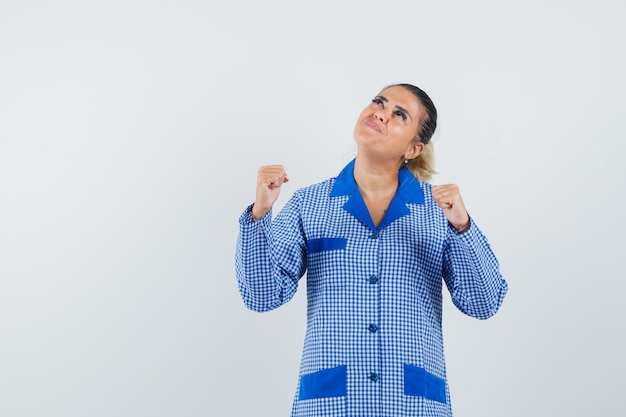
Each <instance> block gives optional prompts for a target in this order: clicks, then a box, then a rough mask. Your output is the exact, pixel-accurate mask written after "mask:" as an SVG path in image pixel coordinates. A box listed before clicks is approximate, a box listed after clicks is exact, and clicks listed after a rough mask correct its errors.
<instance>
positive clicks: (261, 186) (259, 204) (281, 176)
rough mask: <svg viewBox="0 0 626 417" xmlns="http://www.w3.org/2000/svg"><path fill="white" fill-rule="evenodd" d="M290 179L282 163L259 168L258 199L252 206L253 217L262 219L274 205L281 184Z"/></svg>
mask: <svg viewBox="0 0 626 417" xmlns="http://www.w3.org/2000/svg"><path fill="white" fill-rule="evenodd" d="M288 181H289V178H287V172H285V167H284V166H282V165H266V166H262V167H261V168H259V171H258V173H257V181H256V200H255V201H254V206H253V207H252V217H254V219H260V218H261V217H263V216H265V214H267V212H268V211H270V209H271V208H272V206H273V205H274V202H275V201H276V200H277V199H278V195H279V194H280V186H281V185H283V183H286V182H288Z"/></svg>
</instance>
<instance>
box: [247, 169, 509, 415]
mask: <svg viewBox="0 0 626 417" xmlns="http://www.w3.org/2000/svg"><path fill="white" fill-rule="evenodd" d="M353 170H354V160H353V161H352V162H350V163H349V164H348V165H347V166H346V167H345V168H344V169H343V171H342V172H341V173H340V174H339V175H338V176H337V177H335V178H331V179H329V180H326V181H324V182H321V183H319V184H315V185H311V186H309V187H305V188H303V189H300V190H297V191H296V192H295V193H294V194H293V196H292V197H291V198H290V199H289V201H288V202H287V203H286V204H285V206H284V207H283V209H282V210H281V211H280V213H278V214H277V215H276V217H275V218H273V219H272V213H271V212H270V213H268V214H267V215H266V216H264V218H263V219H260V220H259V221H256V222H253V220H252V214H251V207H248V208H247V209H246V210H245V211H244V213H243V214H242V215H241V217H240V219H239V226H240V232H239V236H238V239H237V248H236V256H235V265H236V274H237V280H238V288H239V291H240V294H241V296H242V299H243V302H244V304H245V305H246V306H247V307H248V308H250V309H252V310H254V311H259V312H262V311H268V310H271V309H274V308H277V307H279V306H280V305H282V304H284V303H286V302H287V301H289V300H290V299H291V298H292V297H293V295H294V294H295V292H296V289H297V287H298V282H299V280H300V278H301V277H303V276H304V274H305V273H306V275H307V278H306V285H307V329H306V335H305V340H304V348H303V352H302V361H301V365H300V378H299V380H298V384H297V388H296V394H295V398H294V402H293V408H292V417H305V416H306V417H313V416H319V417H322V416H323V417H333V416H336V417H339V416H342V417H346V416H350V417H369V416H371V417H399V416H402V417H409V416H433V417H435V416H437V417H439V416H451V415H452V408H451V406H450V393H449V389H448V384H447V382H446V369H445V360H444V348H443V337H442V329H441V313H442V287H443V285H442V282H445V284H446V286H447V288H448V290H449V292H450V294H451V297H452V300H453V302H454V304H455V305H456V306H457V307H458V308H459V309H460V310H461V311H463V312H464V313H465V314H468V315H470V316H472V317H476V318H479V319H486V318H488V317H490V316H492V315H493V314H495V313H496V311H497V310H498V308H499V307H500V305H501V303H502V301H503V299H504V296H505V294H506V292H507V283H506V281H505V280H504V279H503V278H502V276H501V274H500V272H499V266H498V261H497V260H496V257H495V256H494V254H493V252H492V251H491V248H490V246H489V243H488V242H487V240H486V238H485V237H484V235H483V234H482V233H481V231H480V230H479V229H478V227H477V226H476V224H475V223H474V220H473V219H472V220H471V226H470V228H469V229H468V230H467V231H466V232H464V233H461V234H459V233H457V232H456V230H454V229H453V228H452V227H451V226H450V225H449V223H448V222H447V220H446V218H445V216H444V214H443V212H442V210H441V209H440V208H439V207H438V206H437V205H436V203H435V201H434V200H433V198H432V196H431V192H432V186H431V185H430V184H427V183H421V182H419V181H417V180H416V179H415V177H414V176H413V174H412V173H411V172H410V171H409V170H408V169H407V168H404V167H403V168H402V169H400V171H399V174H398V175H399V187H398V190H397V192H396V195H395V196H394V198H393V200H392V202H391V204H390V206H389V208H388V210H387V212H386V214H385V217H384V218H383V221H382V222H381V224H380V225H379V227H375V226H374V225H373V223H372V220H371V218H370V216H369V213H368V211H367V208H366V206H365V203H364V201H363V198H362V196H361V194H360V193H359V191H358V189H357V187H356V183H355V181H354V176H353ZM442 278H443V279H442Z"/></svg>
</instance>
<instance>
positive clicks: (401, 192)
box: [330, 159, 424, 230]
mask: <svg viewBox="0 0 626 417" xmlns="http://www.w3.org/2000/svg"><path fill="white" fill-rule="evenodd" d="M354 162H355V160H354V159H353V160H352V161H350V163H349V164H348V165H346V166H345V167H344V168H343V170H342V171H341V172H340V173H339V175H338V176H337V179H336V181H335V184H334V185H333V189H332V190H331V192H330V196H331V197H338V196H344V195H347V196H350V199H349V200H348V201H346V203H345V204H344V206H343V207H344V209H345V210H347V211H348V212H349V213H350V214H352V215H353V216H354V217H356V218H357V219H358V220H360V221H361V222H362V223H364V224H365V225H366V226H368V227H370V228H371V229H374V230H375V229H376V227H375V226H374V224H373V222H372V219H371V217H370V215H369V212H368V211H367V207H366V206H365V202H364V201H363V197H362V196H361V193H360V192H359V189H358V188H357V185H356V181H355V180H354ZM407 204H424V191H423V190H422V187H421V186H420V183H419V181H418V180H417V179H416V178H415V175H413V173H412V172H411V171H410V170H409V169H408V168H407V167H405V166H403V167H402V168H400V170H399V171H398V190H397V191H396V194H395V195H394V197H393V199H392V200H391V204H390V205H389V208H388V209H387V212H386V213H385V217H384V218H383V220H382V222H381V223H380V224H379V225H378V229H382V228H383V227H385V226H387V225H389V224H390V223H391V222H393V221H394V220H396V219H398V218H399V217H402V216H405V215H407V214H409V209H408V207H407Z"/></svg>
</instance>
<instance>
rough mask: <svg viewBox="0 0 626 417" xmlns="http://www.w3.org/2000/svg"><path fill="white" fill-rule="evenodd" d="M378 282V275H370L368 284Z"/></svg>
mask: <svg viewBox="0 0 626 417" xmlns="http://www.w3.org/2000/svg"><path fill="white" fill-rule="evenodd" d="M377 282H378V277H377V276H376V275H371V276H370V284H376V283H377Z"/></svg>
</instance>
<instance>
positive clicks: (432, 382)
mask: <svg viewBox="0 0 626 417" xmlns="http://www.w3.org/2000/svg"><path fill="white" fill-rule="evenodd" d="M404 394H405V395H411V396H414V397H425V398H428V399H429V400H433V401H438V402H440V403H444V404H445V403H446V381H445V380H443V379H441V378H439V377H436V376H435V375H433V374H431V373H428V372H426V370H425V369H424V368H420V367H417V366H413V365H408V364H405V365H404Z"/></svg>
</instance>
